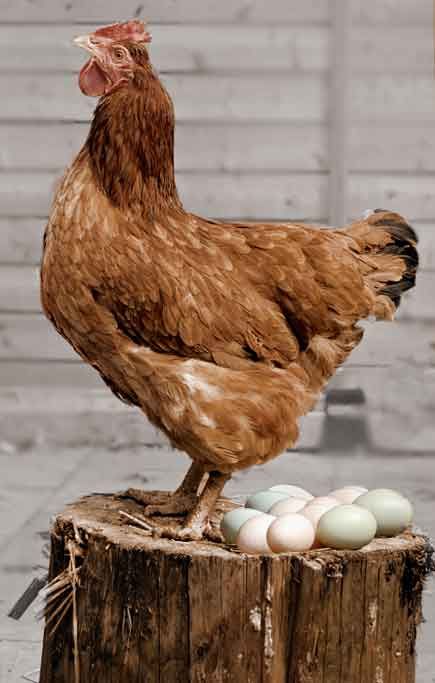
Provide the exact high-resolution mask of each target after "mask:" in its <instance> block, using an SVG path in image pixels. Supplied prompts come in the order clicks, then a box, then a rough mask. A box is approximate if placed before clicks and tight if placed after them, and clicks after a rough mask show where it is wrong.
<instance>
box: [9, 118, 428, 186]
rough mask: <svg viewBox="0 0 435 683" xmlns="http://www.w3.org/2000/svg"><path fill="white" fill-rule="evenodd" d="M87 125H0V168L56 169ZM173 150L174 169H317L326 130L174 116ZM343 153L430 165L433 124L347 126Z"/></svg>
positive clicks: (373, 162) (387, 164)
mask: <svg viewBox="0 0 435 683" xmlns="http://www.w3.org/2000/svg"><path fill="white" fill-rule="evenodd" d="M434 120H435V119H434ZM88 130H89V124H88V123H69V124H58V123H42V124H34V123H32V122H28V123H24V124H15V123H8V124H3V125H0V170H3V171H4V170H16V169H23V170H26V169H27V170H34V169H41V170H52V169H62V168H64V167H65V166H66V165H67V164H69V163H70V161H71V160H72V158H73V157H74V155H75V153H76V152H78V150H79V149H80V147H81V146H82V144H83V142H84V140H85V139H86V135H87V132H88ZM193 149H194V150H195V153H194V154H192V150H193ZM48 150H49V151H48ZM175 157H176V167H177V170H179V171H199V170H201V171H237V172H238V171H261V170H263V171H267V170H270V171H280V170H282V171H324V170H327V169H328V163H329V161H328V157H329V154H328V130H327V127H326V125H324V124H321V123H311V124H296V123H280V122H276V123H243V124H241V123H211V122H197V123H188V122H184V123H183V122H181V123H180V124H179V125H178V126H177V128H176V144H175ZM348 159H349V168H350V171H364V172H368V171H373V172H375V171H377V172H388V171H394V172H395V173H397V172H402V173H412V172H419V173H420V172H425V173H427V172H435V127H434V126H433V125H432V124H428V123H427V124H422V125H418V126H413V125H400V124H399V125H398V124H395V125H394V124H392V125H389V126H388V127H385V126H376V125H373V124H371V125H364V124H360V125H354V126H352V127H351V129H350V136H349V153H348Z"/></svg>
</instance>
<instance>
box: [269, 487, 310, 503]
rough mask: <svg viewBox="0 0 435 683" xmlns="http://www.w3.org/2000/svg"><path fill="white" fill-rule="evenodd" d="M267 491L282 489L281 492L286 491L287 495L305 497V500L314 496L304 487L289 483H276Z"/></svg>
mask: <svg viewBox="0 0 435 683" xmlns="http://www.w3.org/2000/svg"><path fill="white" fill-rule="evenodd" d="M269 491H282V493H286V494H287V495H288V496H295V497H296V498H305V499H306V500H312V498H314V496H313V495H311V493H309V492H308V491H306V490H305V489H302V488H301V487H300V486H293V485H291V484H276V486H271V487H270V489H269Z"/></svg>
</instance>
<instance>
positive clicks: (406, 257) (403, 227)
mask: <svg viewBox="0 0 435 683" xmlns="http://www.w3.org/2000/svg"><path fill="white" fill-rule="evenodd" d="M381 212H382V213H383V214H384V215H383V216H382V218H380V219H379V220H376V221H374V225H376V227H383V228H384V229H385V230H386V231H387V232H388V233H389V234H390V235H391V237H392V239H393V241H392V242H390V243H389V244H388V245H387V246H386V247H384V248H383V249H382V253H384V254H394V255H396V256H400V258H401V259H403V261H404V262H405V264H406V271H405V273H404V274H403V277H402V279H401V280H399V282H389V283H388V284H387V285H386V286H385V287H383V289H382V290H381V292H380V293H381V294H386V295H387V296H388V297H389V298H390V299H391V300H392V301H393V303H394V304H395V306H396V307H398V306H399V305H400V298H401V296H402V294H403V293H404V292H406V291H407V290H408V289H412V287H414V285H415V279H416V274H417V268H418V263H419V257H418V252H417V248H416V245H417V243H418V236H417V234H416V232H415V230H414V229H413V228H412V227H411V226H410V225H408V223H406V221H405V220H404V219H403V218H402V217H401V216H399V215H398V214H395V213H390V212H383V210H376V212H375V213H381Z"/></svg>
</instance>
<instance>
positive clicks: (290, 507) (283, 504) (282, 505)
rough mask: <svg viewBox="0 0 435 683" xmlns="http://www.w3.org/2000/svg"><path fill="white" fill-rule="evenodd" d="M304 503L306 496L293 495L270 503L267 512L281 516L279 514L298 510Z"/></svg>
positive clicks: (305, 502)
mask: <svg viewBox="0 0 435 683" xmlns="http://www.w3.org/2000/svg"><path fill="white" fill-rule="evenodd" d="M306 504H307V501H306V498H296V497H295V496H290V497H289V498H284V499H283V500H279V501H278V502H277V503H275V504H274V505H272V507H271V508H270V510H269V514H270V515H275V517H281V515H287V514H289V512H299V510H302V508H303V507H305V505H306Z"/></svg>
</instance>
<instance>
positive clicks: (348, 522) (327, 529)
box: [316, 505, 376, 550]
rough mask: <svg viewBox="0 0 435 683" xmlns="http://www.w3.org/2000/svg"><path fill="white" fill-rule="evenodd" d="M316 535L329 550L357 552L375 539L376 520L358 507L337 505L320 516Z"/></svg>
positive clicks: (368, 512)
mask: <svg viewBox="0 0 435 683" xmlns="http://www.w3.org/2000/svg"><path fill="white" fill-rule="evenodd" d="M316 534H317V538H318V540H319V542H320V543H321V544H322V545H324V546H327V547H329V548H336V549H337V550H358V549H359V548H362V547H363V546H365V545H367V543H370V541H371V540H372V539H373V538H374V537H375V534H376V519H375V517H374V516H373V515H372V513H371V512H370V511H369V510H365V509H364V508H363V507H359V506H358V505H338V506H336V507H334V508H331V509H330V510H328V511H327V512H325V514H324V515H322V518H321V519H320V521H319V525H318V527H317V532H316Z"/></svg>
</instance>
